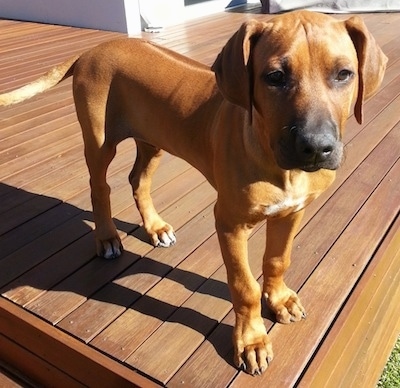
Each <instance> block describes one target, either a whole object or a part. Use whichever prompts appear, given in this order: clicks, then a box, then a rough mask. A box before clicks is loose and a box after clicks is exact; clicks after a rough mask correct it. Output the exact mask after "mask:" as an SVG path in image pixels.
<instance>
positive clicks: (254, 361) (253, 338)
mask: <svg viewBox="0 0 400 388" xmlns="http://www.w3.org/2000/svg"><path fill="white" fill-rule="evenodd" d="M233 345H234V363H235V365H236V366H237V367H238V368H239V369H242V370H243V371H245V372H246V373H249V374H251V375H253V376H254V375H261V374H262V373H264V372H265V370H266V369H267V368H268V364H269V363H270V362H271V361H272V359H273V358H274V354H273V352H272V345H271V341H270V340H269V338H268V335H267V331H266V329H265V326H264V323H263V321H262V318H260V319H256V320H252V321H250V322H248V323H247V324H243V325H242V324H240V325H237V326H236V327H235V329H234V333H233Z"/></svg>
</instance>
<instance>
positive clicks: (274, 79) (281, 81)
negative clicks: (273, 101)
mask: <svg viewBox="0 0 400 388" xmlns="http://www.w3.org/2000/svg"><path fill="white" fill-rule="evenodd" d="M264 79H265V81H266V82H267V84H268V85H270V86H275V87H283V86H285V85H286V76H285V73H283V72H282V71H280V70H275V71H272V72H271V73H268V74H266V75H265V77H264Z"/></svg>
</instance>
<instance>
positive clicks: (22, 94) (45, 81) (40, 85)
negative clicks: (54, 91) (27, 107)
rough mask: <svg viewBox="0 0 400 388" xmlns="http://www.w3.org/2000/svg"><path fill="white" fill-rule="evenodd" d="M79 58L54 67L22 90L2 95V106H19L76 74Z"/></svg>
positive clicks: (0, 100)
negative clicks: (18, 104)
mask: <svg viewBox="0 0 400 388" xmlns="http://www.w3.org/2000/svg"><path fill="white" fill-rule="evenodd" d="M79 57H80V55H76V56H74V57H72V58H70V59H69V60H67V61H66V62H64V63H62V64H60V65H58V66H56V67H53V68H52V69H51V70H49V71H48V72H47V73H46V74H44V75H43V76H41V77H40V78H38V79H37V80H35V81H33V82H31V83H30V84H27V85H25V86H22V87H21V88H19V89H16V90H13V91H11V92H8V93H4V94H0V106H7V105H12V104H17V103H18V102H22V101H24V100H27V99H28V98H31V97H33V96H35V95H36V94H39V93H42V92H44V91H46V90H48V89H50V88H52V87H53V86H55V85H57V84H59V83H60V82H61V81H63V80H64V79H66V78H68V77H70V76H71V75H72V74H73V73H74V67H75V63H76V61H77V60H78V59H79Z"/></svg>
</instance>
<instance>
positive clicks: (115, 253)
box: [96, 237, 123, 260]
mask: <svg viewBox="0 0 400 388" xmlns="http://www.w3.org/2000/svg"><path fill="white" fill-rule="evenodd" d="M96 245H97V255H98V256H100V257H104V258H105V259H107V260H111V259H116V258H117V257H119V256H121V255H122V252H123V247H122V243H121V240H120V239H119V237H115V238H110V239H107V240H99V239H98V240H96Z"/></svg>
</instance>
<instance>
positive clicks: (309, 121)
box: [212, 11, 387, 171]
mask: <svg viewBox="0 0 400 388" xmlns="http://www.w3.org/2000/svg"><path fill="white" fill-rule="evenodd" d="M386 62H387V58H386V56H385V55H384V54H383V53H382V51H381V49H380V48H379V47H378V45H377V44H376V42H375V40H374V38H373V37H372V36H371V34H370V33H369V32H368V30H367V29H366V27H365V25H364V23H363V21H362V19H360V18H358V17H354V18H351V19H349V20H347V21H338V20H336V19H334V18H332V17H330V16H326V15H322V14H318V13H314V12H307V11H299V12H293V13H288V14H285V15H281V16H278V17H276V18H274V19H272V20H271V21H269V22H266V23H264V22H260V21H256V20H253V21H249V22H247V23H245V24H243V25H242V26H241V28H240V29H239V30H238V31H237V32H236V33H235V34H234V35H233V36H232V38H231V39H230V40H229V41H228V43H227V44H226V45H225V47H224V48H223V49H222V51H221V53H220V54H219V55H218V57H217V59H216V61H215V63H214V64H213V66H212V69H213V71H214V72H215V74H216V79H217V83H218V86H219V89H220V91H221V93H222V94H223V96H224V97H225V98H226V99H227V100H228V101H230V102H231V103H233V104H236V105H239V106H241V107H242V108H244V109H246V110H247V111H248V113H249V115H250V121H251V120H253V124H254V125H253V127H254V129H255V130H256V131H258V137H259V141H260V142H261V143H263V144H264V145H265V147H269V148H270V149H272V151H273V154H274V157H275V159H276V162H277V164H278V166H279V167H281V168H283V169H302V170H304V171H315V170H318V169H321V168H325V169H331V170H334V169H336V168H338V167H339V165H340V163H341V160H342V154H343V144H342V142H341V138H342V134H343V130H344V125H345V122H346V120H347V118H348V116H349V114H350V109H351V106H352V104H353V103H355V107H354V113H355V117H356V119H357V121H358V122H359V123H361V122H362V105H363V102H364V101H365V100H366V99H367V98H368V97H370V96H371V95H372V94H373V93H374V92H375V91H376V90H377V89H378V87H379V86H380V84H381V82H382V78H383V74H384V70H385V67H386Z"/></svg>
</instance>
